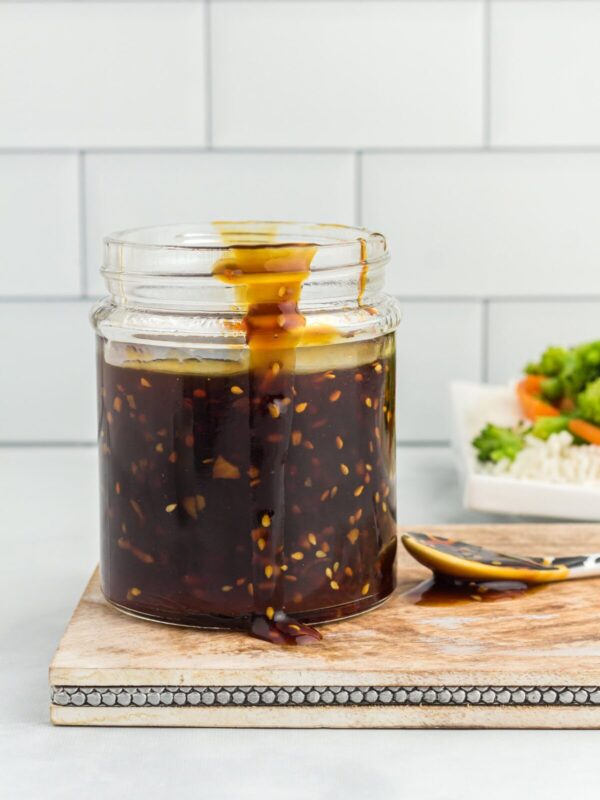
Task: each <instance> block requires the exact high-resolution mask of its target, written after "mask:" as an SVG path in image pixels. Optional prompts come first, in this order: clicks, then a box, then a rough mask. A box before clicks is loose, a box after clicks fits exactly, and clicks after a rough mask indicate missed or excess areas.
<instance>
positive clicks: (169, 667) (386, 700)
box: [50, 524, 600, 728]
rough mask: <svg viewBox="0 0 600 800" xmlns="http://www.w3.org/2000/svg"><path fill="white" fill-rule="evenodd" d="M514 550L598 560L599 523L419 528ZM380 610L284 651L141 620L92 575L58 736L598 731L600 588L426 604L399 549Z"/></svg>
mask: <svg viewBox="0 0 600 800" xmlns="http://www.w3.org/2000/svg"><path fill="white" fill-rule="evenodd" d="M414 530H428V531H437V532H438V533H440V534H442V535H443V534H444V533H446V534H448V535H451V536H455V537H458V538H464V539H466V540H468V541H472V542H474V543H477V544H481V545H487V546H490V547H494V548H495V549H497V550H501V551H502V550H504V551H507V552H514V553H520V554H523V555H526V554H532V555H535V554H539V555H558V554H561V555H575V554H577V553H591V552H597V551H598V552H600V525H590V524H578V525H489V526H477V527H469V526H452V525H449V526H445V527H440V526H436V527H429V528H427V529H425V528H421V529H419V528H414ZM398 570H399V572H398V574H399V587H398V591H397V592H396V594H395V595H394V596H393V597H392V598H391V599H390V600H389V601H388V602H387V603H386V604H384V605H383V606H381V607H380V608H379V609H377V610H375V611H373V612H371V613H368V614H365V615H363V616H360V617H356V618H354V619H351V620H347V621H343V622H338V623H335V624H331V625H326V626H323V627H322V628H321V630H322V632H323V634H324V639H323V641H322V642H321V643H320V644H318V645H316V646H311V647H300V648H283V647H276V646H274V645H270V644H266V643H264V642H260V641H257V640H255V639H251V638H250V637H248V636H245V635H243V634H238V633H227V632H217V631H198V630H193V629H185V628H177V627H173V626H168V625H160V624H157V623H152V622H146V621H141V620H137V619H134V618H132V617H128V616H126V615H124V614H121V613H120V612H118V611H115V610H114V609H113V608H111V607H110V606H108V605H107V604H106V603H105V601H104V600H103V598H102V596H101V593H100V588H99V581H98V575H97V573H94V575H93V576H92V579H91V581H90V583H89V585H88V587H87V589H86V590H85V593H84V595H83V597H82V599H81V601H80V603H79V605H78V606H77V608H76V610H75V613H74V615H73V618H72V619H71V622H70V623H69V626H68V628H67V630H66V632H65V634H64V636H63V639H62V641H61V642H60V645H59V647H58V650H57V652H56V655H55V657H54V660H53V662H52V665H51V667H50V682H51V685H52V690H51V691H52V705H51V718H52V721H53V722H54V723H55V724H58V725H132V726H135V725H138V726H191V727H194V726H197V727H204V726H209V727H212V726H214V727H315V728H321V727H332V728H333V727H348V728H353V727H357V728H375V727H377V728H379V727H390V728H395V727H398V728H402V727H407V728H408V727H416V728H429V727H456V728H463V727H485V728H492V727H494V728H495V727H500V728H513V727H514V728H599V727H600V579H596V580H588V581H574V582H567V583H561V584H554V585H549V586H546V587H543V588H541V589H538V590H536V591H532V592H528V593H525V594H524V595H522V596H520V597H518V598H514V599H507V600H499V601H496V602H475V601H469V600H467V601H464V602H462V603H460V604H455V605H449V606H446V607H431V606H420V605H415V604H414V603H413V602H409V601H408V600H407V598H406V597H405V596H403V595H404V593H406V592H407V591H408V590H409V589H411V588H413V587H414V586H415V585H416V584H418V583H419V582H420V581H422V580H423V579H424V578H426V577H427V575H428V573H427V571H426V570H425V569H424V568H423V567H421V566H420V565H419V564H417V563H415V562H414V561H413V560H412V559H411V558H410V557H409V556H408V555H407V554H406V553H404V552H403V551H402V552H401V553H400V557H399V564H398Z"/></svg>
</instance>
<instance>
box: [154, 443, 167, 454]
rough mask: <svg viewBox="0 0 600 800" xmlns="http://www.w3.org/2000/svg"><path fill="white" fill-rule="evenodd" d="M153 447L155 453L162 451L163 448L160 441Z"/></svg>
mask: <svg viewBox="0 0 600 800" xmlns="http://www.w3.org/2000/svg"><path fill="white" fill-rule="evenodd" d="M154 449H155V450H156V452H157V453H163V452H164V450H165V446H164V444H163V443H162V442H159V443H158V444H157V445H156V447H155V448H154Z"/></svg>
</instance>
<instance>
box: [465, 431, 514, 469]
mask: <svg viewBox="0 0 600 800" xmlns="http://www.w3.org/2000/svg"><path fill="white" fill-rule="evenodd" d="M472 444H473V447H475V449H476V450H477V451H478V452H477V457H478V459H479V460H480V461H493V462H494V463H495V464H497V463H498V462H499V461H502V459H504V458H507V459H508V460H509V461H514V460H515V458H516V457H517V453H519V451H521V450H522V449H523V447H524V445H525V440H524V437H523V433H522V432H521V431H520V430H518V429H515V428H501V427H500V426H498V425H492V424H490V423H488V424H487V425H486V426H485V428H484V429H483V430H482V431H481V433H480V434H479V436H476V437H475V439H473V442H472Z"/></svg>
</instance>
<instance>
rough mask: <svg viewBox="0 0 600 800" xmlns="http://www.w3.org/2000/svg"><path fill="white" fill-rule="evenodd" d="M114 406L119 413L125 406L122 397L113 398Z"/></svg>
mask: <svg viewBox="0 0 600 800" xmlns="http://www.w3.org/2000/svg"><path fill="white" fill-rule="evenodd" d="M113 408H114V410H115V411H116V412H117V413H120V411H121V409H122V408H123V401H122V400H121V398H120V397H115V399H114V400H113Z"/></svg>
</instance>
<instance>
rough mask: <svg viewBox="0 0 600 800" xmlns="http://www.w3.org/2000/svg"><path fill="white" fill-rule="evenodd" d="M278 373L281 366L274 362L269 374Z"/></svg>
mask: <svg viewBox="0 0 600 800" xmlns="http://www.w3.org/2000/svg"><path fill="white" fill-rule="evenodd" d="M282 288H283V287H282ZM280 371H281V364H280V363H279V361H274V362H273V363H272V364H271V372H272V373H273V375H279V373H280Z"/></svg>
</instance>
